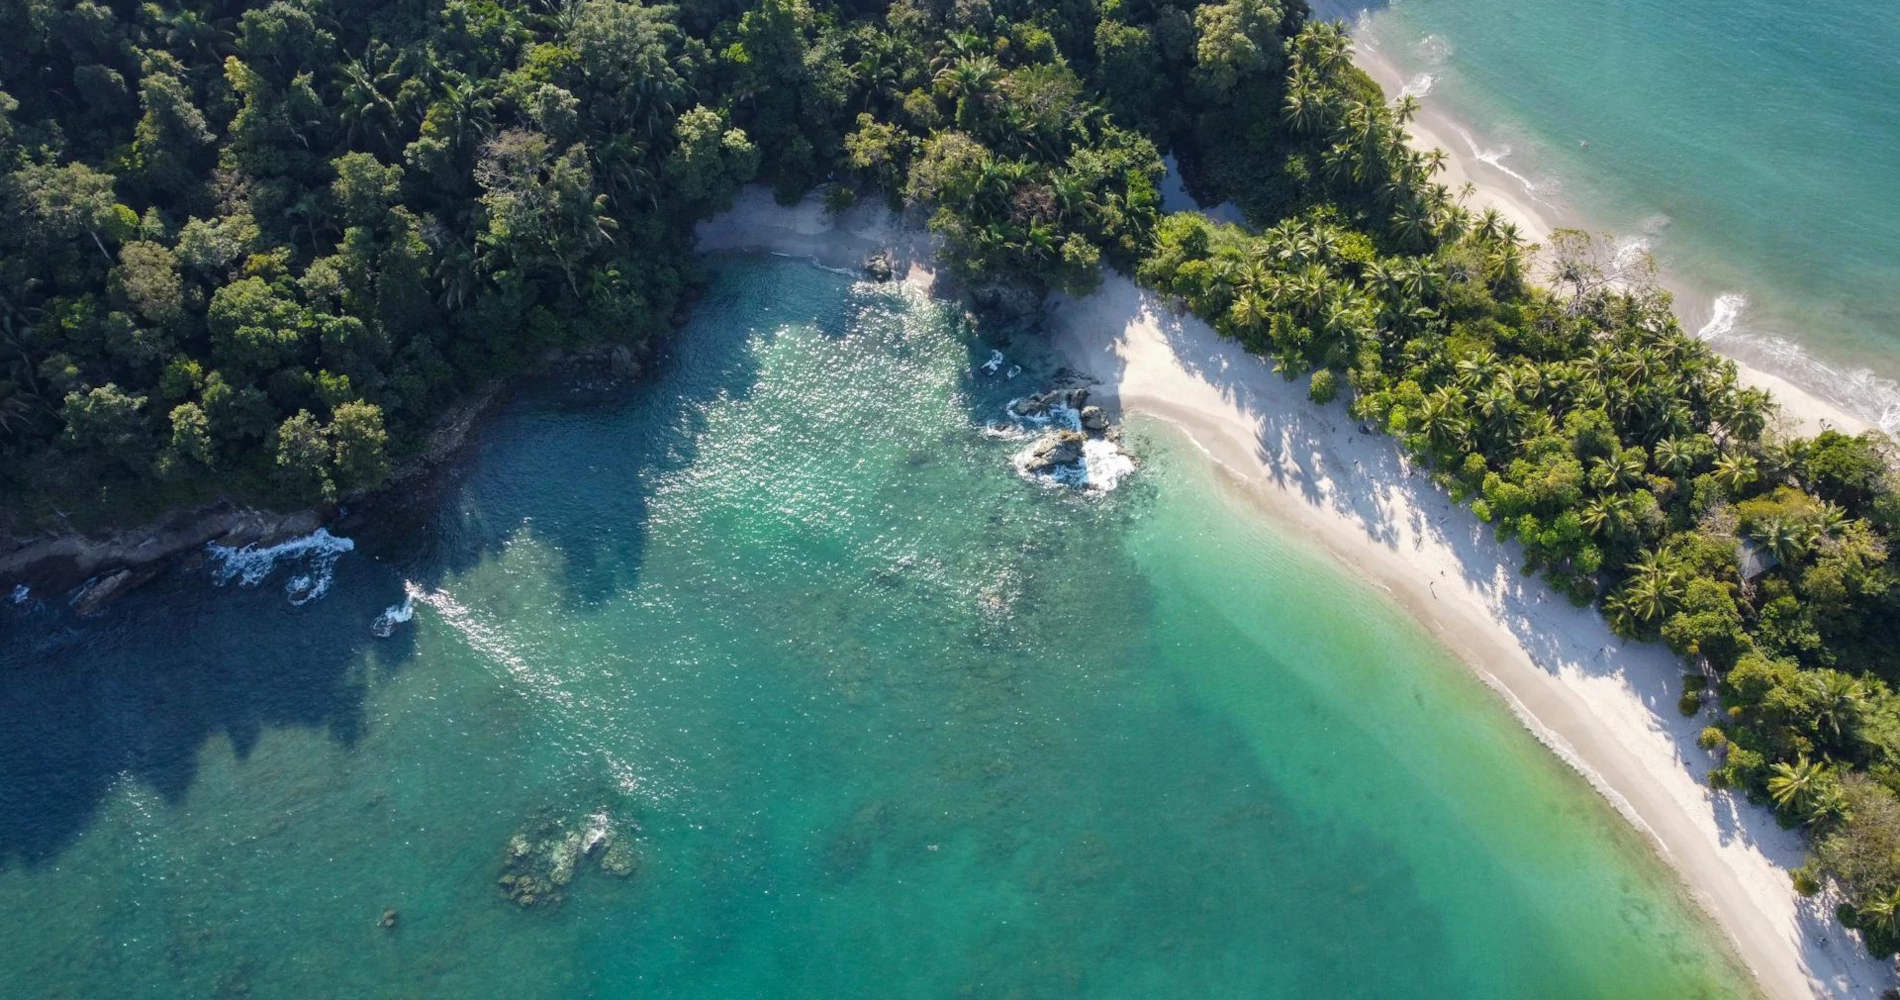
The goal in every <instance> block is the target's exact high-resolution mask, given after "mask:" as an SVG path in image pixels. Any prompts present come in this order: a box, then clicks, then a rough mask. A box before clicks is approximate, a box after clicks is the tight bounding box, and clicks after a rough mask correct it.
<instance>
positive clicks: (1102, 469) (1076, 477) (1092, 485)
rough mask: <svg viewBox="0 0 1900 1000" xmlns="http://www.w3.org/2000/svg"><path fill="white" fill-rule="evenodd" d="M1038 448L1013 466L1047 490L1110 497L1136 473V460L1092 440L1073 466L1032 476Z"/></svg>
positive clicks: (1019, 457) (1105, 442)
mask: <svg viewBox="0 0 1900 1000" xmlns="http://www.w3.org/2000/svg"><path fill="white" fill-rule="evenodd" d="M1034 453H1035V446H1034V445H1031V446H1030V447H1028V448H1025V449H1023V450H1022V451H1020V452H1018V453H1017V454H1016V455H1015V456H1014V457H1013V458H1012V459H1011V464H1013V465H1014V466H1015V467H1016V474H1017V475H1019V476H1022V477H1023V478H1024V479H1028V480H1032V481H1034V482H1038V483H1042V484H1043V485H1045V486H1061V487H1066V488H1068V489H1072V490H1086V491H1088V492H1091V493H1107V492H1108V491H1109V490H1112V489H1114V488H1115V487H1117V486H1120V485H1121V482H1122V480H1124V479H1126V478H1128V477H1129V476H1130V475H1132V474H1133V473H1134V471H1135V468H1136V466H1135V459H1134V456H1132V455H1130V454H1128V453H1127V452H1125V451H1123V450H1122V449H1121V446H1120V445H1118V444H1116V443H1115V442H1113V441H1110V440H1107V439H1106V438H1090V439H1089V440H1087V441H1085V442H1083V444H1082V457H1081V458H1080V459H1079V460H1077V461H1076V462H1075V463H1074V464H1073V465H1058V466H1056V467H1054V468H1052V469H1050V470H1049V471H1047V472H1040V473H1039V472H1031V471H1030V469H1029V460H1030V458H1031V456H1032V455H1033V454H1034Z"/></svg>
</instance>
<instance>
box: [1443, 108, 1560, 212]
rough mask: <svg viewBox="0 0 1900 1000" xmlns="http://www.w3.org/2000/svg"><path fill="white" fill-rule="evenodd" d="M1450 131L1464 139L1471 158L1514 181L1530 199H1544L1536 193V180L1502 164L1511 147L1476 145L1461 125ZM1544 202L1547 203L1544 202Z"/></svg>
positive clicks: (1453, 127) (1475, 141)
mask: <svg viewBox="0 0 1900 1000" xmlns="http://www.w3.org/2000/svg"><path fill="white" fill-rule="evenodd" d="M1452 131H1454V132H1457V133H1458V138H1460V139H1463V140H1464V141H1465V146H1466V148H1468V149H1470V150H1471V156H1472V158H1473V159H1476V160H1477V161H1478V162H1480V163H1483V164H1485V165H1487V166H1489V167H1491V168H1492V169H1493V170H1496V171H1497V172H1499V173H1501V174H1503V175H1504V176H1506V177H1509V178H1510V179H1512V180H1514V181H1516V182H1517V183H1518V185H1519V186H1520V187H1522V188H1523V189H1524V193H1525V194H1528V195H1530V196H1531V200H1532V201H1540V202H1541V201H1543V200H1544V199H1542V198H1540V197H1538V195H1537V191H1538V186H1537V182H1536V181H1533V180H1531V179H1530V178H1529V177H1526V176H1524V175H1523V174H1520V173H1518V172H1517V171H1515V170H1512V169H1511V168H1510V167H1507V166H1505V165H1504V158H1505V157H1507V156H1509V155H1511V147H1509V146H1500V147H1498V148H1497V149H1486V148H1484V147H1483V146H1480V145H1478V140H1477V139H1476V138H1475V137H1473V136H1472V134H1471V133H1470V132H1469V131H1468V130H1466V129H1465V127H1464V126H1463V125H1453V126H1452ZM1545 204H1549V203H1548V202H1545Z"/></svg>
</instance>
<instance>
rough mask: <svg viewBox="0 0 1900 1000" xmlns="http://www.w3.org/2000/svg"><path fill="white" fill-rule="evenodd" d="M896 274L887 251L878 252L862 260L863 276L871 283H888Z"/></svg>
mask: <svg viewBox="0 0 1900 1000" xmlns="http://www.w3.org/2000/svg"><path fill="white" fill-rule="evenodd" d="M896 273H897V269H896V267H895V266H894V265H892V263H891V254H890V251H888V250H879V251H877V252H876V253H874V254H872V255H871V256H869V257H866V258H864V276H865V277H867V278H870V279H871V280H872V281H889V280H891V278H892V277H893V276H895V275H896Z"/></svg>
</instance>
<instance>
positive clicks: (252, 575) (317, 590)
mask: <svg viewBox="0 0 1900 1000" xmlns="http://www.w3.org/2000/svg"><path fill="white" fill-rule="evenodd" d="M354 548H356V543H355V542H353V541H350V540H349V539H347V538H340V537H338V536H336V535H332V534H330V532H329V531H328V530H327V529H324V528H318V529H317V530H315V531H313V532H311V533H310V534H308V535H305V536H303V537H302V538H293V539H291V540H290V541H287V542H280V543H278V544H276V545H268V546H265V547H263V548H258V547H257V546H256V545H246V546H244V547H242V548H232V547H231V546H229V545H219V544H218V543H216V542H212V543H210V544H208V545H206V546H205V551H206V552H207V553H209V554H210V556H211V559H212V562H213V568H212V570H211V579H212V581H213V582H215V583H217V584H218V585H219V586H223V585H224V584H227V583H230V582H231V581H232V580H236V581H237V584H238V586H240V587H255V586H257V585H259V584H261V583H263V582H264V581H265V580H266V579H267V578H269V576H270V575H271V571H273V570H275V569H276V568H277V564H278V563H279V562H296V561H298V560H302V561H303V563H304V568H305V572H302V573H299V574H297V575H296V576H293V577H291V578H290V580H289V581H288V582H286V583H285V584H284V594H285V596H287V597H289V598H290V603H292V604H308V603H310V602H311V601H314V600H317V599H319V598H321V597H322V596H323V595H324V594H327V593H329V591H330V580H331V578H332V577H333V576H334V574H335V572H336V561H337V560H338V559H340V558H342V556H343V553H345V552H348V551H350V550H352V549H354Z"/></svg>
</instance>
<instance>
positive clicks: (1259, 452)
mask: <svg viewBox="0 0 1900 1000" xmlns="http://www.w3.org/2000/svg"><path fill="white" fill-rule="evenodd" d="M1101 294H1109V295H1114V296H1117V297H1118V298H1117V300H1116V302H1115V310H1116V315H1127V316H1129V317H1131V318H1133V317H1137V316H1139V317H1144V318H1147V319H1149V320H1152V321H1153V322H1154V323H1155V325H1156V327H1157V328H1158V329H1159V330H1160V332H1161V335H1162V337H1163V339H1164V340H1165V341H1166V342H1167V343H1168V345H1169V347H1170V348H1172V350H1173V351H1174V354H1175V356H1176V357H1177V358H1178V359H1179V360H1180V362H1181V364H1182V365H1183V366H1184V367H1186V368H1187V369H1188V370H1189V371H1190V372H1192V373H1193V374H1195V375H1196V376H1198V377H1199V378H1201V379H1203V380H1205V381H1206V382H1207V383H1208V384H1210V385H1212V386H1213V387H1214V388H1215V389H1216V390H1217V391H1218V392H1219V393H1220V395H1221V397H1222V398H1223V399H1224V400H1225V401H1226V402H1228V403H1230V404H1232V405H1233V406H1234V407H1235V408H1236V409H1237V410H1239V411H1240V412H1241V413H1242V415H1243V416H1244V417H1245V418H1246V419H1247V420H1248V421H1249V422H1250V423H1251V424H1252V426H1253V427H1254V428H1255V433H1254V435H1253V438H1254V455H1255V457H1256V458H1258V459H1259V460H1260V463H1261V465H1262V466H1264V468H1265V469H1266V473H1265V475H1266V477H1267V478H1268V480H1269V481H1271V482H1272V484H1273V485H1275V486H1277V487H1279V488H1281V489H1284V490H1286V491H1287V492H1289V493H1290V494H1292V495H1294V496H1297V497H1299V498H1300V499H1301V500H1302V501H1303V502H1304V503H1306V504H1307V505H1309V506H1311V507H1314V508H1316V509H1320V510H1326V511H1330V512H1332V513H1334V514H1336V515H1340V516H1343V517H1344V518H1346V519H1347V520H1349V521H1350V522H1351V523H1353V524H1354V525H1356V526H1357V527H1358V529H1359V530H1360V531H1361V532H1362V533H1363V534H1364V537H1365V538H1366V540H1367V541H1369V542H1371V543H1373V544H1375V545H1378V546H1381V547H1383V548H1386V549H1388V550H1391V551H1394V552H1410V551H1417V550H1422V549H1423V548H1424V546H1425V545H1426V544H1427V543H1431V544H1435V545H1442V546H1444V547H1445V548H1447V549H1449V550H1450V551H1451V552H1452V553H1453V554H1454V555H1455V556H1456V565H1457V570H1456V572H1458V573H1459V578H1455V579H1447V580H1439V581H1436V585H1437V586H1438V587H1446V586H1448V585H1449V586H1453V587H1456V586H1459V585H1462V586H1464V587H1466V588H1468V589H1469V590H1470V592H1471V593H1472V594H1473V595H1475V596H1476V597H1477V598H1478V600H1480V601H1481V602H1482V603H1483V604H1484V605H1485V606H1486V607H1487V608H1489V609H1490V610H1491V611H1492V612H1493V613H1494V614H1495V616H1496V617H1497V619H1498V620H1499V621H1500V622H1502V623H1503V624H1504V625H1505V627H1506V628H1507V629H1508V630H1509V631H1510V633H1511V636H1512V638H1513V639H1514V640H1515V641H1516V642H1517V644H1518V645H1519V646H1520V647H1521V648H1522V649H1523V652H1524V654H1525V655H1526V656H1527V657H1528V658H1529V659H1530V661H1531V662H1532V663H1533V664H1535V666H1536V667H1537V668H1538V669H1540V670H1542V671H1544V672H1546V673H1548V674H1551V675H1552V676H1556V675H1558V674H1559V673H1564V672H1573V671H1574V672H1576V673H1580V674H1582V675H1584V676H1586V677H1593V678H1614V679H1616V680H1618V681H1619V682H1621V683H1622V684H1624V685H1626V686H1628V687H1629V689H1630V690H1632V691H1633V692H1634V693H1635V694H1636V695H1637V697H1638V698H1639V699H1641V701H1642V703H1643V705H1644V706H1645V707H1646V708H1647V709H1648V718H1647V720H1646V724H1647V726H1648V727H1649V728H1650V729H1651V730H1652V731H1655V732H1658V733H1661V734H1662V735H1664V736H1665V737H1666V738H1667V739H1668V741H1669V744H1670V746H1671V747H1672V748H1673V750H1674V756H1675V758H1676V761H1677V762H1678V764H1679V765H1680V766H1681V767H1682V768H1684V769H1685V770H1686V771H1688V772H1689V774H1690V775H1691V776H1692V777H1693V778H1694V779H1695V780H1697V781H1698V782H1703V781H1704V779H1705V778H1706V776H1707V773H1708V770H1709V768H1710V766H1711V764H1712V763H1713V762H1712V760H1711V758H1710V756H1709V754H1708V753H1707V752H1706V751H1704V750H1702V749H1701V748H1700V747H1698V746H1697V745H1696V738H1697V736H1698V735H1699V734H1700V732H1701V730H1702V728H1703V727H1704V726H1706V725H1708V723H1709V719H1708V718H1707V717H1706V714H1705V715H1702V716H1698V717H1693V718H1685V717H1683V716H1682V714H1681V713H1680V712H1679V711H1678V710H1677V707H1676V705H1677V697H1678V695H1679V694H1680V692H1681V687H1680V685H1681V676H1682V673H1683V671H1684V670H1685V667H1684V666H1683V664H1682V663H1681V662H1680V661H1679V660H1678V659H1677V658H1676V657H1675V655H1674V654H1672V653H1671V652H1669V650H1668V649H1667V648H1665V647H1663V646H1661V645H1660V644H1655V643H1644V642H1635V641H1630V640H1625V639H1623V638H1621V637H1619V636H1617V635H1616V634H1614V633H1613V632H1611V631H1610V629H1609V626H1608V625H1607V624H1606V623H1605V622H1604V621H1603V619H1602V618H1601V617H1600V616H1598V615H1596V614H1594V613H1593V612H1589V611H1587V610H1583V609H1575V611H1574V613H1569V612H1572V610H1573V609H1572V608H1571V606H1570V602H1569V599H1568V598H1567V597H1565V596H1564V595H1562V594H1560V593H1558V592H1556V591H1555V590H1553V589H1551V588H1550V587H1548V586H1546V585H1545V584H1544V583H1543V581H1542V580H1541V579H1539V578H1536V577H1531V576H1527V575H1525V574H1524V573H1522V572H1521V571H1520V567H1521V566H1522V565H1523V554H1522V549H1521V547H1520V546H1519V545H1518V544H1517V543H1516V542H1499V541H1498V540H1497V539H1496V537H1495V535H1494V532H1493V529H1492V526H1490V525H1488V524H1485V523H1483V522H1481V521H1479V520H1478V518H1477V516H1476V515H1475V514H1473V513H1472V512H1471V511H1470V510H1469V509H1468V508H1466V507H1464V506H1461V505H1458V504H1455V503H1453V502H1452V500H1451V498H1450V497H1449V496H1448V495H1447V494H1446V493H1445V492H1444V491H1443V490H1441V489H1439V488H1438V487H1437V486H1436V485H1434V484H1433V483H1432V481H1431V477H1430V475H1429V473H1428V471H1427V470H1425V469H1424V468H1422V467H1420V466H1419V465H1418V464H1417V463H1415V462H1413V461H1412V460H1411V459H1410V458H1409V457H1407V456H1406V455H1405V454H1404V452H1403V450H1402V449H1401V447H1400V445H1399V443H1398V442H1397V441H1396V440H1395V439H1393V438H1391V437H1389V436H1387V435H1386V434H1384V433H1383V432H1381V431H1379V430H1378V429H1376V428H1369V430H1370V433H1360V430H1359V428H1358V425H1357V423H1356V422H1355V421H1354V420H1353V419H1352V418H1351V417H1350V416H1349V415H1348V414H1347V413H1346V409H1345V404H1344V403H1343V402H1342V403H1334V404H1330V405H1327V406H1320V405H1317V404H1314V403H1311V402H1309V401H1308V400H1306V399H1305V398H1304V382H1303V380H1302V381H1300V382H1289V383H1286V384H1284V385H1275V384H1270V383H1269V384H1263V382H1265V381H1266V380H1263V379H1262V378H1261V375H1262V374H1263V373H1265V372H1267V371H1268V370H1269V369H1268V365H1269V364H1270V362H1268V361H1267V360H1265V359H1262V358H1259V357H1255V356H1253V355H1250V354H1248V353H1247V352H1246V351H1245V350H1244V349H1242V348H1241V347H1240V345H1239V344H1237V343H1236V342H1234V341H1231V340H1226V339H1223V338H1220V337H1218V336H1217V335H1215V334H1214V333H1213V331H1211V330H1210V329H1208V327H1207V326H1206V325H1205V324H1204V323H1202V322H1201V321H1200V320H1198V319H1194V318H1191V317H1183V316H1182V315H1180V314H1178V313H1176V312H1175V311H1173V310H1172V309H1170V308H1169V307H1168V306H1167V305H1166V303H1165V302H1163V301H1162V300H1161V299H1160V298H1159V297H1158V296H1156V295H1154V294H1153V293H1150V292H1147V291H1145V290H1142V289H1139V288H1138V287H1136V286H1135V285H1134V284H1133V283H1132V282H1127V281H1125V280H1124V281H1118V282H1112V283H1111V284H1110V285H1108V286H1106V287H1105V291H1104V292H1103V293H1101ZM1097 357H1098V358H1099V361H1100V364H1099V366H1092V368H1091V372H1090V374H1093V375H1095V376H1096V377H1097V378H1101V379H1103V380H1104V381H1105V382H1106V383H1108V384H1110V385H1114V384H1116V383H1117V382H1119V381H1120V379H1121V367H1122V366H1121V363H1120V361H1119V360H1118V359H1117V358H1116V357H1115V355H1114V353H1113V352H1112V351H1105V352H1102V353H1100V354H1098V355H1097ZM1273 381H1274V382H1277V381H1278V379H1277V378H1276V379H1274V380H1273ZM1163 415H1165V414H1163ZM1419 572H1420V573H1425V572H1427V571H1426V570H1424V569H1421V570H1420V571H1419ZM1440 593H1444V592H1442V591H1441V592H1440ZM1558 609H1561V610H1562V611H1564V612H1566V613H1563V614H1551V613H1548V612H1551V611H1553V610H1558ZM1708 799H1709V804H1710V809H1711V811H1712V815H1713V818H1714V821H1715V824H1716V826H1717V828H1718V830H1719V831H1720V832H1721V836H1722V838H1723V842H1724V843H1728V842H1731V841H1736V840H1739V841H1741V842H1743V843H1745V844H1748V845H1750V846H1752V847H1754V848H1756V849H1758V850H1760V851H1761V852H1762V854H1764V855H1765V856H1766V857H1767V858H1768V859H1769V860H1771V861H1773V862H1774V863H1775V864H1777V865H1780V866H1782V867H1784V868H1790V867H1794V866H1797V865H1799V864H1801V862H1802V860H1803V858H1804V856H1805V847H1804V845H1803V844H1802V841H1801V837H1800V835H1799V834H1798V833H1797V832H1795V831H1791V830H1786V829H1782V828H1781V827H1780V826H1779V825H1778V824H1776V823H1775V821H1774V818H1773V816H1772V814H1771V813H1770V812H1769V811H1768V810H1766V809H1762V808H1757V807H1754V806H1752V805H1750V804H1748V803H1747V802H1746V801H1745V800H1743V799H1741V798H1739V797H1737V796H1736V795H1735V793H1733V792H1730V791H1713V790H1711V791H1710V792H1708Z"/></svg>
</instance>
